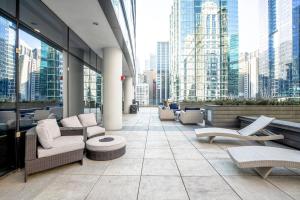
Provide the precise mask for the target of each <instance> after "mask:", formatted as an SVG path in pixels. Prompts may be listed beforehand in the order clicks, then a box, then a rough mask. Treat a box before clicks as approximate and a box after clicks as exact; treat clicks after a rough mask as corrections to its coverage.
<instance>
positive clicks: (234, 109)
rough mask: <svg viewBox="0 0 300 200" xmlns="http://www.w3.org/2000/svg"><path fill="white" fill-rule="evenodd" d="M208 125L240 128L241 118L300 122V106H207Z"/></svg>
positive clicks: (206, 118) (206, 117) (206, 119)
mask: <svg viewBox="0 0 300 200" xmlns="http://www.w3.org/2000/svg"><path fill="white" fill-rule="evenodd" d="M205 110H206V111H205V121H206V124H208V125H210V126H214V127H224V128H239V127H240V122H239V120H238V117H239V116H260V115H266V116H268V117H275V118H276V119H279V120H285V121H291V122H300V106H299V105H282V106H281V105H232V106H231V105H205Z"/></svg>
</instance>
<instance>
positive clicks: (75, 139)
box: [37, 135, 84, 158]
mask: <svg viewBox="0 0 300 200" xmlns="http://www.w3.org/2000/svg"><path fill="white" fill-rule="evenodd" d="M52 144H53V145H52V146H53V147H52V148H51V149H45V148H43V147H41V146H39V147H38V150H37V153H38V158H42V157H48V156H53V155H57V154H61V153H66V152H70V151H75V150H79V149H83V148H84V142H83V136H78V135H76V136H61V137H58V138H56V139H54V140H53V142H52Z"/></svg>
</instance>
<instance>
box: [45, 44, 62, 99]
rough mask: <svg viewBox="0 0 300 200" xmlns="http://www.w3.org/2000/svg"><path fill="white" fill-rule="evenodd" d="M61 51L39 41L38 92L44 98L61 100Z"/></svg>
mask: <svg viewBox="0 0 300 200" xmlns="http://www.w3.org/2000/svg"><path fill="white" fill-rule="evenodd" d="M62 59H63V58H62V53H61V52H60V51H58V50H56V49H54V48H53V47H51V46H49V45H47V44H46V43H44V42H42V43H41V66H40V88H41V90H40V94H41V98H42V99H45V100H56V101H59V102H62V95H61V91H62V87H63V80H62V79H61V77H62V73H63V63H62Z"/></svg>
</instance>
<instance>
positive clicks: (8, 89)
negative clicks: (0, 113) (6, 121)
mask: <svg viewBox="0 0 300 200" xmlns="http://www.w3.org/2000/svg"><path fill="white" fill-rule="evenodd" d="M15 32H16V25H15V24H14V23H12V22H10V21H8V20H6V19H5V18H3V17H1V16H0V47H1V48H0V102H6V101H9V102H10V101H15V100H16V84H15V73H16V67H15V66H16V65H15V53H14V51H15V40H16V34H15Z"/></svg>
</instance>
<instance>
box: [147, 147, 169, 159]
mask: <svg viewBox="0 0 300 200" xmlns="http://www.w3.org/2000/svg"><path fill="white" fill-rule="evenodd" d="M145 158H157V159H174V157H173V154H172V151H171V149H170V148H161V149H158V148H157V149H146V151H145Z"/></svg>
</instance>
